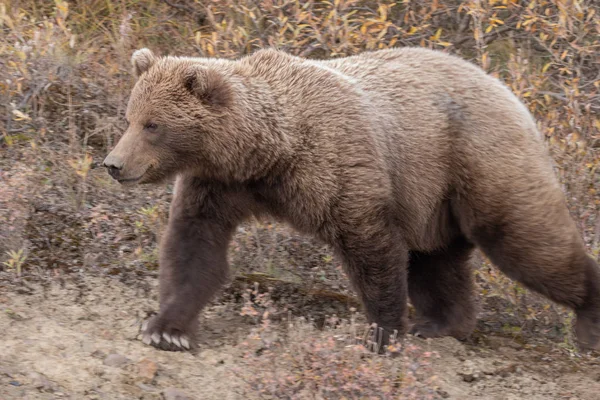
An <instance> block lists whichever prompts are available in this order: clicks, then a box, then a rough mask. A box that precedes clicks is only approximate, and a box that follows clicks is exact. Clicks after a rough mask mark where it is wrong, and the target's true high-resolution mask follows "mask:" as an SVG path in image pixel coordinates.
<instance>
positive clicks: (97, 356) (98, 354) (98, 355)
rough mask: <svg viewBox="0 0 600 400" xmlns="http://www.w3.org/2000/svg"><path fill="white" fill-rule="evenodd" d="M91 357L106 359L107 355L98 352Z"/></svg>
mask: <svg viewBox="0 0 600 400" xmlns="http://www.w3.org/2000/svg"><path fill="white" fill-rule="evenodd" d="M91 356H92V357H94V358H104V357H106V354H105V353H104V352H103V351H102V350H96V351H94V352H93V353H92V354H91Z"/></svg>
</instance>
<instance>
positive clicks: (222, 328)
mask: <svg viewBox="0 0 600 400" xmlns="http://www.w3.org/2000/svg"><path fill="white" fill-rule="evenodd" d="M144 286H146V287H145V289H146V290H144ZM155 286H156V279H155V278H147V279H144V280H143V284H142V282H140V283H139V284H135V285H131V284H125V283H122V282H120V281H119V280H118V279H116V278H114V277H83V276H82V277H81V278H80V279H77V280H76V281H73V280H70V281H69V282H64V283H63V284H60V283H59V282H47V283H45V284H39V283H37V284H27V285H15V286H14V287H13V288H12V289H11V290H8V288H7V287H4V288H3V290H2V294H1V295H0V307H1V308H2V311H3V312H2V313H1V314H0V330H1V331H2V346H0V398H1V399H7V400H8V399H56V398H70V399H81V398H86V399H134V398H135V399H160V398H165V399H183V398H194V399H241V398H247V395H246V396H244V395H242V388H243V387H244V385H245V383H244V382H243V381H242V380H241V379H238V377H237V375H236V374H235V373H233V369H232V368H233V367H234V366H235V365H236V362H237V360H238V359H239V358H240V356H241V353H242V351H241V350H240V348H239V341H240V340H241V339H242V338H243V337H244V336H245V335H247V334H248V333H249V332H250V329H251V327H252V325H251V324H248V323H245V322H244V320H243V318H242V317H240V316H239V313H236V312H234V310H233V309H231V308H229V309H228V307H227V305H226V304H215V305H213V306H212V307H211V308H210V309H209V310H208V311H207V312H206V313H205V315H204V316H203V318H202V324H201V325H202V328H201V333H200V336H201V338H200V345H199V348H198V349H197V350H196V351H195V352H194V353H193V354H192V353H181V352H165V351H160V350H156V349H154V348H151V347H149V346H145V345H144V344H143V343H142V342H141V341H139V340H137V339H136V335H137V326H138V324H139V321H140V319H141V318H142V317H143V315H144V314H143V313H144V310H151V309H156V306H157V304H156V300H155V296H154V294H153V293H154V292H155V291H156V288H155ZM148 290H149V291H150V292H148ZM217 303H219V302H217ZM488 339H489V340H488V345H486V346H481V345H469V344H465V343H460V342H458V341H456V340H454V339H451V338H443V339H437V340H430V341H424V340H419V339H410V340H411V341H412V342H413V343H415V344H416V345H418V346H420V347H422V348H423V349H426V350H427V351H435V352H437V353H438V354H439V356H440V358H439V359H435V360H434V361H433V365H432V370H433V372H434V374H435V375H436V376H437V378H438V379H437V386H438V387H439V389H438V394H440V397H442V398H450V399H478V398H482V399H581V400H583V399H589V400H592V399H597V398H598V393H600V359H598V358H596V359H594V358H593V357H582V358H577V357H571V356H569V355H568V354H565V352H561V351H558V350H556V349H554V350H550V347H547V346H546V347H544V346H539V348H530V349H526V348H524V347H523V345H521V344H518V343H516V342H514V341H513V340H510V339H506V338H502V337H488ZM178 396H180V397H178ZM257 398H259V396H257ZM307 398H311V397H307ZM381 398H383V397H381Z"/></svg>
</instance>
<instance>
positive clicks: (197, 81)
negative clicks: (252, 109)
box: [183, 65, 233, 107]
mask: <svg viewBox="0 0 600 400" xmlns="http://www.w3.org/2000/svg"><path fill="white" fill-rule="evenodd" d="M183 84H184V86H185V88H186V89H187V90H188V91H190V93H192V94H193V95H194V96H196V97H197V98H198V99H200V100H201V101H202V102H203V103H205V104H206V105H209V106H213V107H227V106H228V105H230V104H231V101H232V98H233V88H232V87H231V84H230V83H229V82H227V79H226V78H225V76H223V74H222V73H221V72H219V71H216V70H215V69H213V68H209V67H205V66H203V65H190V66H189V67H188V69H187V71H186V74H185V77H184V81H183Z"/></svg>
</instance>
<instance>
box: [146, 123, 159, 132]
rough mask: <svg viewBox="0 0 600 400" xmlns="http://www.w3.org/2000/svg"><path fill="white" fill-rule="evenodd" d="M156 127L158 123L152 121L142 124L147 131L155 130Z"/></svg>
mask: <svg viewBox="0 0 600 400" xmlns="http://www.w3.org/2000/svg"><path fill="white" fill-rule="evenodd" d="M156 128H158V125H156V124H155V123H154V122H148V123H147V124H146V125H144V129H146V130H149V131H151V132H152V131H155V130H156Z"/></svg>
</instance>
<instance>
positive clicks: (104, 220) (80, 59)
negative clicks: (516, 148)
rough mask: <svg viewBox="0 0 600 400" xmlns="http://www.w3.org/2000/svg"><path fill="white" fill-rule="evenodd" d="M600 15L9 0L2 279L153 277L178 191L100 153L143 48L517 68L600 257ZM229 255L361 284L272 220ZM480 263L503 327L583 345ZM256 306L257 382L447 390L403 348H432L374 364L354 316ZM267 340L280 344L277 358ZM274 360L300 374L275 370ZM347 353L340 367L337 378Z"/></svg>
mask: <svg viewBox="0 0 600 400" xmlns="http://www.w3.org/2000/svg"><path fill="white" fill-rule="evenodd" d="M599 14H600V5H599V4H598V3H597V1H595V0H569V1H567V0H532V1H517V0H487V1H483V0H479V1H475V0H473V1H459V0H455V1H443V0H424V1H411V0H398V1H390V0H379V1H378V0H333V1H326V0H323V1H316V0H302V1H298V0H262V1H261V0H239V1H237V0H236V1H234V0H214V1H210V0H195V1H193V0H189V1H183V0H163V1H161V0H149V1H143V2H142V1H135V0H89V1H88V0H71V1H66V0H55V1H42V0H27V1H25V0H22V1H19V0H7V1H4V2H3V3H2V4H0V30H1V32H2V34H1V35H0V262H2V266H1V267H0V271H1V272H0V278H1V279H5V280H7V279H8V280H14V281H17V280H25V281H26V280H27V279H37V278H36V277H38V278H39V277H40V276H44V277H54V276H68V275H69V274H71V273H79V274H81V273H87V272H88V271H89V273H92V272H93V273H107V274H111V275H128V274H130V275H131V274H133V275H135V274H138V275H139V274H146V273H149V274H155V273H156V268H157V266H156V251H157V249H156V243H157V240H158V239H159V237H160V233H161V229H162V227H163V226H164V222H165V220H166V218H167V212H168V211H167V210H168V199H169V195H170V190H171V189H170V186H169V185H165V186H164V187H160V188H139V189H135V190H134V191H132V192H128V193H124V191H123V190H122V189H120V188H119V187H118V186H117V185H116V184H115V183H113V182H111V181H110V179H109V177H108V176H107V175H106V174H105V172H104V171H103V170H102V168H100V165H99V164H100V163H101V161H102V159H103V158H104V156H105V154H106V153H107V150H108V149H110V148H111V147H112V146H113V145H114V144H115V142H116V141H117V140H118V138H119V137H120V135H121V133H122V132H123V130H124V128H125V121H124V111H125V107H126V101H127V98H128V95H129V91H130V89H131V87H132V85H133V83H134V82H133V77H132V75H131V73H130V64H129V58H130V56H131V53H132V51H134V50H135V49H138V48H140V47H149V48H151V49H152V50H153V51H154V52H155V53H158V54H173V55H187V56H202V57H223V58H236V57H239V56H242V55H245V54H249V53H251V52H253V51H254V50H256V49H259V48H263V47H269V46H270V47H277V48H280V49H283V50H286V51H288V52H290V53H292V54H295V55H299V56H303V57H308V58H329V57H341V56H346V55H351V54H356V53H359V52H361V51H364V50H373V49H383V48H391V47H400V46H421V47H427V48H432V49H438V50H440V51H444V52H450V53H454V54H457V55H459V56H461V57H463V58H465V59H468V60H471V61H472V62H474V63H476V64H478V65H480V66H481V67H482V68H484V69H485V70H486V71H487V72H488V73H490V74H491V75H494V76H496V77H499V78H500V79H502V80H503V81H504V82H505V83H506V84H507V85H508V86H509V87H510V89H511V90H512V91H513V92H514V93H515V94H516V95H517V96H518V97H519V98H520V99H521V100H523V102H524V103H525V104H526V105H527V107H528V108H529V109H530V110H531V112H532V113H533V114H534V116H535V117H536V119H537V121H538V126H539V129H540V131H541V132H542V133H543V134H544V136H545V138H546V142H547V144H548V148H549V150H550V152H551V154H552V156H553V158H554V160H555V168H556V173H557V174H558V175H559V177H560V179H561V182H562V184H563V186H564V190H565V192H566V193H567V195H568V196H567V200H568V202H569V206H570V210H571V212H572V215H573V217H574V218H575V220H576V221H577V223H578V226H579V228H580V230H581V233H582V235H583V236H584V238H585V243H586V245H587V247H588V250H589V252H590V253H591V254H594V255H595V256H596V257H598V255H599V252H600V194H599V191H600V15H599ZM232 260H233V261H232V264H233V266H234V269H235V271H238V272H239V271H245V270H249V269H252V270H254V271H257V270H259V271H262V272H265V273H269V274H270V275H273V276H277V277H278V278H280V279H284V278H285V279H289V280H292V281H293V280H294V279H296V280H297V279H298V278H297V276H296V275H297V274H299V272H297V271H299V269H298V268H296V266H297V265H300V264H302V265H304V266H305V267H306V268H305V270H302V271H304V272H301V273H300V274H301V275H302V274H304V275H303V276H305V275H306V274H308V276H310V277H311V279H314V280H316V281H318V280H320V281H325V282H328V283H331V285H330V286H332V287H334V288H339V290H340V291H344V290H346V289H347V284H346V283H344V282H345V281H344V279H345V278H344V276H343V272H342V271H341V269H340V268H339V265H338V263H337V262H336V261H335V260H334V259H332V258H331V256H330V255H329V253H328V250H327V249H324V248H323V247H322V246H320V245H319V244H316V243H313V242H311V241H310V240H308V239H307V240H304V239H298V237H297V236H295V234H294V233H292V232H289V231H288V230H287V229H286V228H285V227H282V226H281V225H279V224H277V223H275V222H272V221H271V222H266V223H265V222H260V223H259V222H256V223H250V224H248V225H247V226H245V227H244V228H243V229H242V230H241V231H240V233H239V234H238V235H237V237H236V241H235V243H234V245H233V246H232ZM477 263H478V269H477V271H476V273H477V282H478V284H479V288H480V290H481V296H482V301H483V302H484V304H487V303H485V302H486V301H487V300H486V299H488V298H491V297H495V296H499V297H502V298H503V299H506V300H505V301H507V307H508V308H505V310H506V309H510V310H512V311H513V314H514V315H513V316H512V319H511V320H510V321H508V322H506V323H504V325H503V326H501V327H499V328H497V329H499V330H501V331H502V330H504V331H505V333H507V334H512V335H525V336H526V335H527V333H528V332H529V333H530V334H532V335H533V334H535V332H544V333H548V332H551V331H552V332H555V333H554V334H555V338H556V340H557V342H558V343H561V345H563V346H564V347H565V348H566V349H569V351H572V341H571V336H570V335H571V334H570V331H569V329H568V323H569V320H570V318H571V315H570V313H568V312H566V311H565V310H563V309H562V308H560V307H556V306H554V305H548V304H547V303H546V302H538V301H537V300H536V299H537V297H536V296H535V295H533V294H531V293H529V292H528V291H526V290H524V289H523V288H521V287H519V286H518V285H517V284H515V283H514V282H512V281H510V280H508V279H507V278H505V277H503V276H502V275H501V274H499V272H498V271H497V270H495V269H494V268H492V267H490V265H489V264H488V263H487V261H486V260H485V259H484V258H481V259H478V260H477ZM124 265H125V266H124ZM292 266H293V267H294V268H296V269H294V268H291V267H292ZM323 270H326V271H327V272H323ZM128 276H129V275H128ZM295 276H296V278H294V277H295ZM349 293H350V292H349ZM256 295H258V293H256ZM253 298H255V297H253ZM244 301H245V302H246V303H248V302H249V301H250V300H249V299H246V300H244ZM261 301H262V300H261ZM259 303H260V302H259ZM253 304H254V306H248V307H250V308H246V309H245V310H246V312H250V314H251V311H252V309H253V308H252V307H257V309H258V310H260V312H259V311H256V310H255V311H256V312H257V313H258V314H257V315H258V316H257V317H256V318H257V320H256V321H255V322H256V324H257V327H259V328H260V329H258V328H257V330H256V332H254V334H253V335H254V336H253V337H254V339H252V338H249V339H248V341H247V342H244V344H243V345H244V346H247V347H248V353H247V354H248V355H247V357H246V358H245V359H244V360H245V361H244V362H246V363H248V365H246V366H245V368H246V370H247V368H252V367H253V366H254V367H256V368H258V369H259V370H261V371H265V372H264V374H263V375H252V376H248V377H247V379H248V383H249V387H251V388H253V390H260V391H262V392H264V393H265V394H270V395H272V396H275V397H277V396H278V394H281V393H291V392H293V391H297V393H301V392H302V391H314V392H315V393H317V392H318V393H320V394H321V395H322V396H324V398H334V397H331V396H333V395H334V393H337V394H336V396H340V397H339V398H353V397H357V398H358V397H361V396H358V395H357V393H362V395H365V393H367V394H368V393H373V394H376V393H378V391H381V390H383V389H382V388H385V390H387V392H385V393H387V394H389V395H390V396H392V395H396V396H397V395H401V394H402V395H404V396H405V398H408V397H410V396H416V398H426V397H430V398H436V396H438V394H436V392H435V390H433V389H431V388H433V387H434V386H435V385H434V383H433V382H430V381H428V379H429V378H430V377H431V373H430V371H428V370H427V368H426V367H427V359H428V357H434V355H431V354H427V353H426V352H425V353H423V352H418V351H417V350H415V349H412V348H408V349H405V350H404V351H406V352H407V353H405V354H404V356H403V357H409V356H410V357H409V358H406V360H409V359H410V360H415V359H417V360H420V361H419V362H420V364H419V365H418V368H417V367H415V365H414V363H412V362H409V361H406V363H405V364H402V365H404V367H402V366H401V367H398V364H393V363H392V362H391V361H390V359H388V358H381V357H380V358H369V357H367V359H368V360H371V361H369V363H370V364H369V366H368V367H366V366H365V364H364V361H361V360H363V359H364V358H365V356H364V355H363V354H362V353H360V352H361V351H362V350H361V349H360V346H354V342H353V341H352V338H353V335H354V333H353V329H358V328H356V326H355V325H352V324H355V322H352V323H350V322H345V323H343V324H342V328H339V323H336V324H334V325H335V326H336V327H337V328H335V329H334V328H331V330H324V331H322V330H321V331H315V330H313V329H312V328H310V327H309V325H307V324H304V325H301V326H299V327H298V326H297V327H296V328H294V329H291V330H290V331H289V332H288V333H287V335H289V337H287V339H286V340H285V341H278V340H277V339H273V340H270V339H269V338H271V336H269V335H271V334H272V330H273V329H272V328H271V327H270V326H269V325H268V320H269V314H268V313H267V314H266V315H265V312H266V311H267V310H268V309H269V307H271V306H272V305H264V304H262V305H261V304H258V303H256V302H254V303H253ZM257 304H258V305H257ZM273 307H274V306H273ZM494 315H495V314H494ZM543 321H545V322H543ZM344 324H346V325H344ZM292 325H293V324H292ZM294 326H296V325H294ZM336 329H342V330H343V333H340V332H338V331H336ZM300 334H302V335H303V337H304V339H303V340H298V335H300ZM294 335H295V336H294ZM336 335H337V336H336ZM340 335H341V336H340ZM307 338H309V339H307ZM348 340H349V342H348ZM257 343H259V344H260V346H259V345H258V344H257ZM286 343H287V344H286ZM290 343H293V344H290ZM257 346H259V347H260V348H261V349H263V350H264V351H266V354H264V355H263V356H262V358H261V357H258V356H256V354H257V349H258V347H257ZM263 350H261V352H262V351H263ZM411 352H412V353H411ZM359 353H360V354H359ZM409 353H410V354H409ZM273 365H276V366H277V368H276V369H277V371H284V372H285V373H284V374H283V375H279V374H278V373H277V372H275V371H274V370H273V369H272V368H271V369H270V367H271V366H273ZM332 365H335V370H336V371H338V373H337V374H333V375H323V373H324V372H323V371H324V370H325V369H327V368H332V367H331V366H332ZM394 365H395V366H394ZM325 366H327V368H325ZM319 368H322V369H323V371H321V372H319V371H318V369H319ZM411 368H412V369H411ZM270 371H271V372H270ZM422 371H425V372H422ZM300 381H301V382H302V384H300V383H298V382H300ZM355 381H360V382H362V383H363V387H362V390H363V391H362V392H359V391H356V388H354V387H353V386H352V385H351V384H350V383H348V382H355ZM402 382H404V383H405V384H401V383H402ZM415 382H418V384H417V383H415ZM346 384H347V385H346ZM344 385H346V386H344ZM340 388H342V389H340ZM365 390H366V392H365Z"/></svg>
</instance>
